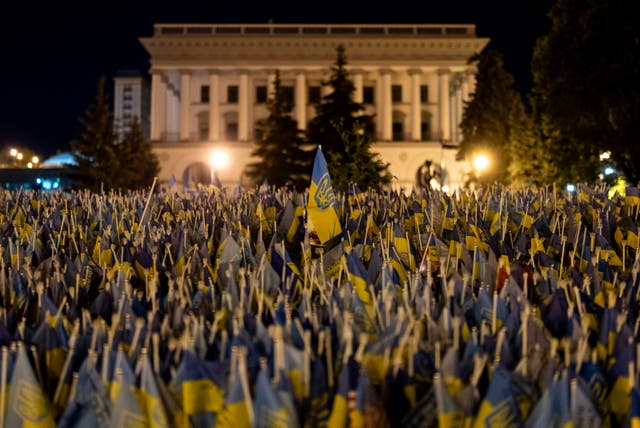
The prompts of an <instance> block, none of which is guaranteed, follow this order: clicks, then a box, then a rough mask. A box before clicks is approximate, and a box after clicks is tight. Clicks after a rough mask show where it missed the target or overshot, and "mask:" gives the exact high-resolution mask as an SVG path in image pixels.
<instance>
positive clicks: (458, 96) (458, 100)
mask: <svg viewBox="0 0 640 428" xmlns="http://www.w3.org/2000/svg"><path fill="white" fill-rule="evenodd" d="M463 80H464V76H459V78H458V79H456V88H455V93H454V103H455V106H456V120H455V122H453V127H454V129H455V132H456V138H455V142H456V143H459V142H460V140H462V138H461V135H462V133H461V131H460V123H461V122H462V81H463Z"/></svg>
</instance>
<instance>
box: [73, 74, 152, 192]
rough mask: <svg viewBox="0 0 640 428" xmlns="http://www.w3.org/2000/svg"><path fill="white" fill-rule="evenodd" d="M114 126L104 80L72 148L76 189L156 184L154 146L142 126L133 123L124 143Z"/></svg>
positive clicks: (120, 187) (104, 188)
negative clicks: (74, 160)
mask: <svg viewBox="0 0 640 428" xmlns="http://www.w3.org/2000/svg"><path fill="white" fill-rule="evenodd" d="M113 123H114V119H113V113H112V111H111V105H110V103H109V100H108V97H107V95H106V93H105V78H104V76H103V77H101V78H100V79H99V81H98V86H97V94H96V98H95V100H94V102H93V104H91V105H90V106H89V107H88V108H87V110H86V112H85V114H84V117H82V118H80V124H81V125H82V131H81V133H80V136H79V137H78V138H76V139H75V140H73V141H72V142H71V144H70V145H71V150H72V152H73V155H74V157H75V159H76V161H77V166H75V167H74V168H73V169H74V171H73V172H74V174H73V179H74V185H75V187H78V188H86V189H90V190H93V191H100V190H108V189H138V188H142V187H146V186H148V185H150V184H151V183H153V179H154V177H155V176H156V175H157V174H158V171H159V162H158V159H157V157H156V155H155V154H154V153H153V151H152V149H151V143H150V142H149V141H147V140H146V139H145V137H144V135H143V134H142V131H141V129H140V125H139V122H138V121H137V120H134V122H133V124H132V127H131V130H130V132H129V133H128V134H126V135H125V136H124V138H123V139H122V141H120V140H119V138H118V135H117V133H116V132H115V130H114V126H113Z"/></svg>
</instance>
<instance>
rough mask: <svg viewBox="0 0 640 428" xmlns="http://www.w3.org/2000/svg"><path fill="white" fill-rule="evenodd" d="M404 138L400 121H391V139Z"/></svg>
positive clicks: (401, 139) (398, 139)
mask: <svg viewBox="0 0 640 428" xmlns="http://www.w3.org/2000/svg"><path fill="white" fill-rule="evenodd" d="M403 140H404V126H403V124H402V122H394V123H393V141H403Z"/></svg>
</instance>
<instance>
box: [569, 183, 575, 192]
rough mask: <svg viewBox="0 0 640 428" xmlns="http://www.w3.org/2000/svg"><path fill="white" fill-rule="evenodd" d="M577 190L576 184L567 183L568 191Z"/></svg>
mask: <svg viewBox="0 0 640 428" xmlns="http://www.w3.org/2000/svg"><path fill="white" fill-rule="evenodd" d="M575 191H576V186H574V185H573V184H571V183H569V184H567V192H575Z"/></svg>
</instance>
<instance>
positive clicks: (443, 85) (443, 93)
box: [438, 69, 451, 141]
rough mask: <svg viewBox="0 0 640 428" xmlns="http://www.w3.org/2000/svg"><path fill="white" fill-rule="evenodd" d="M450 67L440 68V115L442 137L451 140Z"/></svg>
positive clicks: (444, 139)
mask: <svg viewBox="0 0 640 428" xmlns="http://www.w3.org/2000/svg"><path fill="white" fill-rule="evenodd" d="M449 96H450V94H449V69H440V70H438V115H439V116H440V138H441V139H442V140H443V141H450V140H451V112H450V111H449V109H450V108H451V101H450V99H449Z"/></svg>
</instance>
